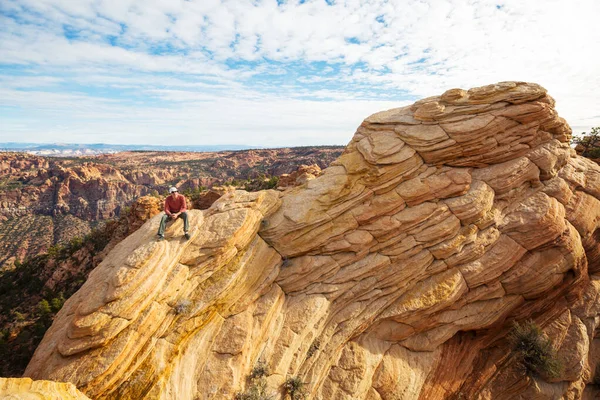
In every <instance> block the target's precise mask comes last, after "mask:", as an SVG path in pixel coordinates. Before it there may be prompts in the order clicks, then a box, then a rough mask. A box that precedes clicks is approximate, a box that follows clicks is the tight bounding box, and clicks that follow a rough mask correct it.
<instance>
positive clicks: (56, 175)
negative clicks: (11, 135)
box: [0, 146, 343, 270]
mask: <svg viewBox="0 0 600 400" xmlns="http://www.w3.org/2000/svg"><path fill="white" fill-rule="evenodd" d="M342 150H343V148H342V147H336V146H331V147H326V146H325V147H298V148H282V149H255V150H244V151H224V152H205V153H191V152H188V153H175V152H150V151H138V152H121V153H115V154H103V155H100V156H96V157H76V158H57V157H39V156H33V155H28V154H24V153H0V176H1V177H2V178H1V181H0V270H1V269H2V267H3V266H5V267H6V266H10V265H12V264H13V263H14V261H15V260H18V261H23V260H25V259H28V258H31V257H34V256H36V255H38V254H42V253H45V252H46V251H48V249H49V248H50V247H52V246H54V245H57V244H65V243H68V242H69V241H70V240H71V239H73V238H80V237H83V236H85V235H87V234H89V233H90V232H91V230H92V229H93V228H94V227H96V226H97V225H98V224H99V223H101V222H102V221H106V220H109V219H114V218H117V217H118V216H119V215H120V214H121V212H122V210H123V209H126V208H127V207H129V206H130V205H131V204H132V202H133V201H134V200H135V199H136V198H139V197H141V196H144V195H149V194H153V195H155V196H160V195H164V194H165V193H166V192H167V189H168V187H169V186H172V185H176V186H178V187H179V188H180V190H181V191H184V192H185V191H187V192H190V193H191V192H193V191H198V190H199V189H200V188H211V187H213V186H215V185H217V186H218V185H223V184H231V183H234V184H237V185H240V186H242V187H243V186H244V184H245V183H247V182H248V180H250V181H260V180H261V177H264V176H267V177H279V176H280V175H285V174H290V173H293V172H295V171H296V170H297V169H298V168H299V167H300V166H302V165H304V164H306V165H316V166H317V167H320V168H325V167H327V166H328V165H329V163H331V162H332V161H333V160H335V158H337V157H338V156H339V155H340V154H341V152H342Z"/></svg>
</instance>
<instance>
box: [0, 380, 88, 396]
mask: <svg viewBox="0 0 600 400" xmlns="http://www.w3.org/2000/svg"><path fill="white" fill-rule="evenodd" d="M0 399H4V400H89V397H87V396H85V395H84V394H83V393H81V392H80V391H79V390H77V388H76V387H75V386H73V384H71V383H62V382H51V381H33V380H31V379H29V378H0Z"/></svg>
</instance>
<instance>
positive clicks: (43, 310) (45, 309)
mask: <svg viewBox="0 0 600 400" xmlns="http://www.w3.org/2000/svg"><path fill="white" fill-rule="evenodd" d="M37 309H38V313H39V314H40V316H42V317H44V316H46V315H49V314H52V309H51V308H50V303H48V300H46V299H44V300H42V301H40V302H39V303H38V305H37Z"/></svg>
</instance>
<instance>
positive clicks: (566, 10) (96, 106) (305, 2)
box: [0, 0, 600, 146]
mask: <svg viewBox="0 0 600 400" xmlns="http://www.w3.org/2000/svg"><path fill="white" fill-rule="evenodd" d="M599 15H600V2H598V1H596V0H571V1H566V0H564V1H553V0H546V1H543V2H541V1H537V0H507V1H499V0H498V1H486V0H480V1H478V0H396V1H392V0H346V1H338V0H328V1H326V0H302V1H300V0H294V1H291V0H288V1H285V0H272V1H268V0H144V1H142V0H77V1H73V0H2V1H0V142H7V141H22V142H76V143H98V142H104V143H148V144H182V143H188V144H198V145H201V144H248V145H255V146H294V145H310V144H345V143H347V142H348V141H349V139H350V138H351V137H352V134H353V133H354V131H355V129H356V127H357V126H358V124H360V122H361V121H362V119H364V118H366V117H367V116H368V115H370V114H371V113H374V112H376V111H380V110H383V109H389V108H393V107H400V106H403V105H406V104H409V103H411V102H413V101H414V100H416V99H419V98H422V97H426V96H431V95H436V94H441V93H442V92H444V91H445V90H447V89H449V88H454V87H461V88H470V87H474V86H480V85H485V84H489V83H494V82H498V81H503V80H524V81H532V82H537V83H539V84H541V85H542V86H544V87H546V88H547V89H548V90H549V91H550V94H551V95H552V96H554V97H555V98H556V100H557V108H558V111H559V113H560V114H561V115H562V116H563V117H565V118H566V119H567V120H568V121H569V123H570V124H571V126H572V127H573V128H574V131H575V132H581V131H584V130H589V128H590V127H591V126H598V125H600V90H598V88H600V74H598V71H600V55H599V54H598V51H597V49H598V46H599V44H600V30H599V29H597V28H596V26H597V21H596V19H597V17H598V16H599Z"/></svg>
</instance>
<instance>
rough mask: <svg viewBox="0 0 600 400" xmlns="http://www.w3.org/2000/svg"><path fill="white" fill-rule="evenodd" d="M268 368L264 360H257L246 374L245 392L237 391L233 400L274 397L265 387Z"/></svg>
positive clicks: (263, 399)
mask: <svg viewBox="0 0 600 400" xmlns="http://www.w3.org/2000/svg"><path fill="white" fill-rule="evenodd" d="M267 375H269V370H268V368H267V364H266V363H265V362H264V361H258V362H257V363H256V366H255V367H254V368H252V371H250V374H249V375H248V387H247V389H246V391H245V392H243V393H242V392H240V393H237V394H236V395H235V397H234V399H235V400H272V399H274V398H275V396H274V395H273V394H270V393H269V392H268V389H267V379H266V377H267Z"/></svg>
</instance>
